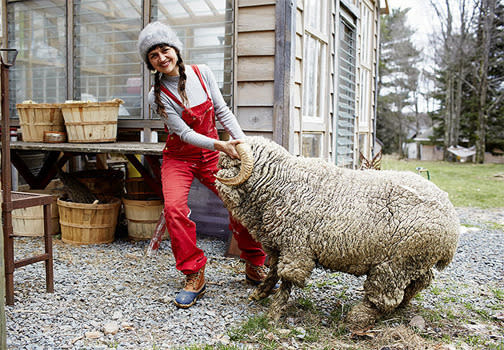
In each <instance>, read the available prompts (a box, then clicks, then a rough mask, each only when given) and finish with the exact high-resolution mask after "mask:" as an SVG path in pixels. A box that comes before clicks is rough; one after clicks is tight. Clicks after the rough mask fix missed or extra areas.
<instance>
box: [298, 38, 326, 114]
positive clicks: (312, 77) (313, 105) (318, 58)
mask: <svg viewBox="0 0 504 350" xmlns="http://www.w3.org/2000/svg"><path fill="white" fill-rule="evenodd" d="M326 46H327V45H326V44H325V43H322V42H320V41H319V40H318V39H316V38H314V37H313V36H311V35H310V34H309V33H308V34H305V36H304V48H305V51H304V59H303V74H304V76H303V105H302V110H303V112H302V113H303V116H305V117H317V118H321V117H322V116H321V105H320V104H321V93H322V92H321V89H322V84H323V78H324V74H325V71H324V69H323V67H324V64H323V60H324V59H325V57H326V53H325V50H326Z"/></svg>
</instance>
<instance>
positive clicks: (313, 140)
mask: <svg viewBox="0 0 504 350" xmlns="http://www.w3.org/2000/svg"><path fill="white" fill-rule="evenodd" d="M321 145H322V135H321V134H305V133H303V157H312V158H318V157H320V156H321V155H322V146H321Z"/></svg>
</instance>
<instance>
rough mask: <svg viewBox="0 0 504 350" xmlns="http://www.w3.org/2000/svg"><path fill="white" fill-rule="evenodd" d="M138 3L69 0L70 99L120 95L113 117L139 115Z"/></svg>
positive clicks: (107, 0)
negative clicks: (71, 41)
mask: <svg viewBox="0 0 504 350" xmlns="http://www.w3.org/2000/svg"><path fill="white" fill-rule="evenodd" d="M141 8H142V3H141V0H130V1H123V0H105V1H103V0H100V1H98V0H76V1H74V37H75V41H74V86H73V87H74V96H73V98H74V99H76V100H84V101H87V100H90V101H107V100H110V99H113V98H120V99H122V100H124V102H125V103H124V105H122V106H121V108H120V109H119V117H121V118H127V117H131V118H140V110H141V107H142V101H141V63H140V62H141V61H140V58H139V56H138V52H137V39H138V33H139V32H140V30H141Z"/></svg>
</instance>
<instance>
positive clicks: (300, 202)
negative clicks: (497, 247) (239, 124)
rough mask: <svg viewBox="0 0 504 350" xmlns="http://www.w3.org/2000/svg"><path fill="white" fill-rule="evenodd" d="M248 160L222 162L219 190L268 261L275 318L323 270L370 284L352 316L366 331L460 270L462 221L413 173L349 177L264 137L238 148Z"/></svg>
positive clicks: (267, 284)
mask: <svg viewBox="0 0 504 350" xmlns="http://www.w3.org/2000/svg"><path fill="white" fill-rule="evenodd" d="M237 149H238V152H239V154H240V157H241V160H238V159H231V158H230V157H229V156H227V155H225V154H223V153H222V154H221V156H220V160H219V167H220V170H219V172H218V173H217V179H218V181H217V182H216V186H217V190H218V191H219V194H220V197H221V199H222V200H223V202H224V205H225V206H226V207H227V209H228V210H229V211H230V213H231V215H233V217H234V218H236V219H237V220H239V221H240V222H241V223H242V224H243V225H244V226H245V227H247V228H248V230H249V232H250V234H251V235H252V237H254V239H256V240H258V241H259V242H261V244H262V245H263V248H264V250H265V251H266V252H267V253H268V255H269V258H270V269H269V273H268V276H267V277H266V279H265V281H264V282H263V283H262V284H261V285H260V286H259V287H258V288H257V289H256V290H255V291H254V292H253V293H252V295H251V298H252V299H255V300H258V299H261V298H264V297H267V296H268V295H269V294H271V293H272V290H273V288H274V286H275V284H276V283H277V282H278V280H280V281H281V285H280V288H279V290H278V291H277V292H276V293H275V294H274V296H273V300H272V303H271V306H270V308H269V316H270V317H272V318H274V319H278V318H279V317H280V315H281V314H282V311H284V308H285V307H286V305H287V301H288V299H289V295H290V293H291V288H292V286H293V285H295V286H298V287H301V288H302V287H303V286H304V285H305V281H306V280H307V279H308V278H309V277H310V275H311V272H312V270H313V269H314V268H315V266H316V264H317V263H318V264H320V265H321V266H323V267H324V268H327V269H330V270H333V271H342V272H346V273H350V274H353V275H355V276H363V275H366V280H365V282H364V297H363V300H362V301H361V302H360V303H358V304H357V305H355V306H354V307H353V308H352V309H351V310H350V311H349V313H348V314H347V316H346V322H347V325H348V326H349V328H352V329H356V328H364V327H366V326H368V325H370V324H372V323H374V322H375V321H376V320H377V319H378V318H379V317H381V316H382V315H384V314H387V313H389V312H391V311H393V310H394V309H396V308H397V307H399V306H404V305H407V304H408V303H409V301H410V300H411V299H412V298H413V297H414V296H415V294H416V293H418V292H419V291H420V290H422V289H424V288H426V287H427V286H428V285H429V284H430V282H431V280H432V279H433V271H432V270H433V267H436V268H437V269H439V270H440V269H443V268H444V267H446V266H447V265H448V264H449V263H450V262H451V260H452V258H453V256H454V254H455V250H456V247H457V242H458V235H459V220H458V216H457V214H456V212H455V210H454V207H453V205H452V204H451V202H450V201H449V199H448V195H447V194H446V193H445V192H444V191H442V190H440V189H439V188H438V187H437V186H436V185H434V184H433V183H432V182H430V181H428V180H427V179H425V178H423V177H422V176H420V175H417V174H415V173H413V172H399V171H376V170H364V171H361V170H351V169H346V168H341V167H337V166H335V165H332V164H330V163H329V162H326V161H324V160H321V159H313V158H303V157H295V156H293V155H291V154H290V153H289V152H288V151H287V150H285V149H284V148H283V147H281V146H280V145H278V144H276V143H274V142H273V141H270V140H267V139H265V138H262V137H248V138H246V139H245V140H244V143H242V144H239V145H238V147H237Z"/></svg>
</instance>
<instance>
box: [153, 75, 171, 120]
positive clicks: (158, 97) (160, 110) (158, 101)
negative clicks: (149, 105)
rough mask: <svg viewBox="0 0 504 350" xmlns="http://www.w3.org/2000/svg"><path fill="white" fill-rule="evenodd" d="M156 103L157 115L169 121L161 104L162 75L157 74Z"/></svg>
mask: <svg viewBox="0 0 504 350" xmlns="http://www.w3.org/2000/svg"><path fill="white" fill-rule="evenodd" d="M154 102H156V105H157V110H156V113H157V114H159V115H160V116H162V117H163V118H165V119H168V115H167V114H166V111H165V109H164V107H163V103H162V102H161V73H160V72H156V73H155V74H154Z"/></svg>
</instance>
